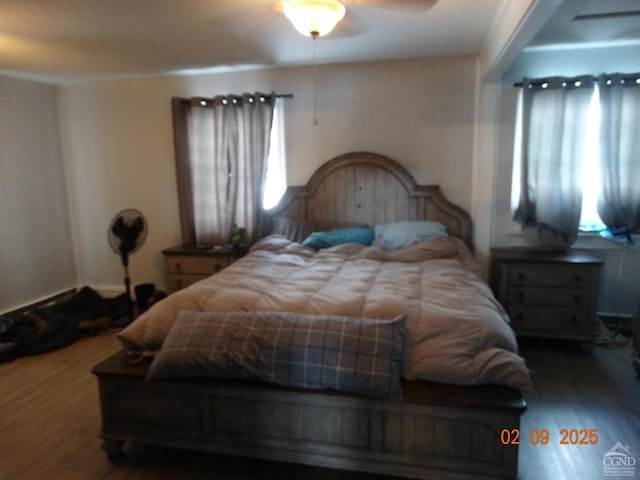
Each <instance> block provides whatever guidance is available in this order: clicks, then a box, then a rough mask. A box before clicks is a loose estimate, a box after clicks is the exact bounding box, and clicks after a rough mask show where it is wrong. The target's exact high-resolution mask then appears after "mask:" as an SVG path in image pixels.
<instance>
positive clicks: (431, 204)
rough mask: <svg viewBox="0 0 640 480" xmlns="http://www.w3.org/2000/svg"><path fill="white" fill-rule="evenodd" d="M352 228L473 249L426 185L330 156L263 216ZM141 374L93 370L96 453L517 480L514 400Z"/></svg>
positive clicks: (460, 218) (444, 390)
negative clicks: (156, 449) (153, 450)
mask: <svg viewBox="0 0 640 480" xmlns="http://www.w3.org/2000/svg"><path fill="white" fill-rule="evenodd" d="M276 215H277V216H286V217H289V218H297V219H311V220H320V221H322V220H332V221H333V220H337V221H345V222H361V223H366V224H369V225H374V224H376V223H382V222H388V221H393V220H417V219H430V220H438V221H440V222H442V223H443V224H444V225H445V226H446V227H447V230H448V232H449V234H451V235H455V236H458V237H460V238H461V239H463V240H464V241H465V242H466V243H467V245H468V246H469V247H472V230H471V220H470V218H469V216H468V214H467V213H466V212H465V211H464V210H462V209H460V208H459V207H457V206H455V205H453V204H452V203H450V202H449V201H448V200H447V199H446V198H445V197H444V196H443V195H442V193H441V192H440V190H439V189H438V187H436V186H418V185H417V184H416V182H415V181H414V180H413V178H412V177H411V175H409V173H408V172H407V171H406V170H405V169H404V168H403V167H401V166H400V165H399V164H398V163H396V162H394V161H392V160H390V159H389V158H387V157H383V156H380V155H376V154H372V153H362V152H358V153H350V154H347V155H342V156H340V157H337V158H335V159H333V160H331V161H329V162H327V163H326V164H324V165H323V166H322V167H320V168H319V169H318V170H317V171H316V173H315V174H314V175H313V176H312V177H311V179H310V181H309V183H308V184H307V185H306V186H304V187H291V188H289V189H288V191H287V193H286V195H285V197H284V198H283V200H282V201H281V202H280V204H279V206H278V207H277V208H275V209H273V210H272V211H271V212H269V217H273V216H276ZM147 369H148V363H145V362H142V363H137V364H130V363H129V362H128V361H127V358H126V355H125V354H124V352H120V353H118V354H116V355H114V356H112V357H109V358H107V359H106V360H104V361H103V362H101V363H100V364H98V365H96V366H95V367H94V368H93V373H94V374H95V375H96V376H97V378H98V385H99V390H100V404H101V413H102V432H101V436H102V439H103V448H104V450H105V451H106V453H107V455H108V456H109V457H115V456H118V455H121V454H122V451H123V450H122V449H123V445H124V444H125V442H133V443H144V444H149V445H159V446H169V447H179V448H189V449H196V450H203V451H210V452H217V453H223V454H231V455H241V456H251V457H256V458H264V459H269V460H281V461H286V462H295V463H303V464H309V465H317V466H324V467H333V468H340V469H346V470H356V471H363V472H371V473H381V474H389V475H397V476H402V477H410V478H421V479H427V478H438V479H481V478H484V479H489V478H490V479H497V478H511V479H515V478H516V477H517V459H518V447H517V445H503V443H502V441H501V439H502V435H501V433H502V432H503V431H508V432H512V431H514V430H516V429H518V428H519V426H520V417H521V415H522V414H523V413H524V411H525V409H526V404H525V402H524V399H523V398H522V396H521V395H520V393H519V392H517V391H515V390H512V389H509V388H504V387H497V386H474V387H462V386H453V385H444V384H436V383H432V382H424V381H413V382H404V384H403V391H404V399H403V401H402V403H393V402H385V401H380V400H372V399H365V398H361V397H356V396H352V395H349V394H344V393H335V392H312V391H304V390H298V389H287V388H282V387H278V386H275V385H268V384H264V383H259V382H253V381H251V382H249V381H238V380H224V381H210V380H178V381H162V382H145V380H144V379H145V375H146V372H147Z"/></svg>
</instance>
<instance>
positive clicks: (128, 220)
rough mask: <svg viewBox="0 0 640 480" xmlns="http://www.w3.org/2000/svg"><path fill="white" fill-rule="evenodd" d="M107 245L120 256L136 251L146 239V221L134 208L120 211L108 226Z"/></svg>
mask: <svg viewBox="0 0 640 480" xmlns="http://www.w3.org/2000/svg"><path fill="white" fill-rule="evenodd" d="M108 235H109V245H111V249H112V250H113V251H114V252H115V253H117V254H120V255H128V254H131V253H134V252H136V251H138V249H139V248H140V247H141V246H142V244H143V243H144V241H145V239H146V238H147V220H146V219H145V218H144V215H143V214H142V213H141V212H140V211H138V210H136V209H135V208H127V209H125V210H122V211H120V212H118V213H116V215H115V216H114V217H113V220H111V223H110V224H109V231H108Z"/></svg>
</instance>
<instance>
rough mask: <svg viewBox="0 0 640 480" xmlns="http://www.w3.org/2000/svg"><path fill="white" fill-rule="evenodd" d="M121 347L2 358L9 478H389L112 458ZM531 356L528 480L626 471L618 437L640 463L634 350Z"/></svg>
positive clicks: (140, 452)
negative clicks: (102, 381)
mask: <svg viewBox="0 0 640 480" xmlns="http://www.w3.org/2000/svg"><path fill="white" fill-rule="evenodd" d="M118 348H119V344H118V342H117V340H116V339H115V337H114V335H113V332H110V333H107V334H103V335H101V336H97V337H91V338H83V339H81V340H80V341H78V342H77V343H75V344H73V345H71V346H70V347H67V348H65V349H62V350H58V351H55V352H50V353H47V354H43V355H38V356H34V357H24V358H19V359H18V360H16V361H15V362H12V363H5V364H0V480H22V479H28V480H30V479H34V480H35V479H43V478H44V479H50V480H57V479H61V480H62V479H65V480H66V479H78V480H84V479H91V480H93V479H108V480H117V479H150V480H151V479H154V480H155V479H175V478H189V479H220V480H240V479H255V478H260V479H267V480H270V479H274V480H275V479H280V480H286V479H289V478H291V479H294V478H295V479H305V480H306V479H309V480H314V479H323V480H324V479H330V480H331V479H340V480H364V479H368V478H376V479H382V478H383V477H373V476H371V475H365V474H356V473H349V472H340V471H335V470H328V469H321V468H313V467H305V466H297V465H289V464H282V463H277V462H264V461H254V460H247V459H238V458H231V457H225V456H218V455H210V454H202V453H196V452H186V451H175V450H169V449H159V448H144V447H140V446H134V447H130V448H129V450H128V452H127V455H126V456H125V457H124V459H123V460H122V461H120V462H118V463H111V462H109V461H108V460H107V458H106V457H105V455H104V453H103V452H102V450H101V443H100V440H99V438H98V434H99V429H100V412H99V405H98V391H97V383H96V380H95V378H94V377H93V375H91V373H90V369H91V367H92V366H93V365H94V364H96V363H98V361H100V360H102V359H103V358H104V357H106V356H108V355H109V354H111V353H113V352H115V351H116V350H117V349H118ZM522 355H523V356H524V357H525V358H526V360H527V363H528V365H529V366H530V368H531V369H532V370H533V371H534V381H535V390H534V391H533V392H532V393H531V394H529V395H528V397H527V401H528V404H529V408H528V411H527V412H526V413H525V415H524V417H523V422H522V428H521V432H522V434H521V445H520V474H519V477H520V478H521V479H522V480H547V479H557V480H562V479H572V480H573V479H585V480H589V479H602V478H617V477H605V476H604V471H603V464H602V459H603V456H604V454H605V453H607V452H608V451H609V450H610V449H612V448H613V447H614V446H615V444H616V443H617V442H620V443H621V444H623V445H628V446H629V450H630V451H631V453H632V454H633V455H634V456H635V458H636V459H638V460H639V461H640V407H639V403H638V401H639V399H640V382H639V381H638V380H636V379H635V377H634V372H633V369H632V368H631V366H630V351H629V349H628V348H608V347H596V348H594V351H593V352H592V353H591V354H583V353H580V352H579V351H574V350H571V349H567V348H566V347H564V346H561V347H553V346H549V345H540V344H538V345H536V344H532V345H523V347H522ZM533 429H537V430H542V429H547V430H548V431H549V433H550V441H549V443H548V444H547V445H533V444H531V442H530V440H529V432H530V431H532V430H533ZM561 429H568V430H570V429H576V430H580V429H597V434H598V437H599V438H598V443H597V444H595V445H560V439H561V437H560V431H561ZM496 441H499V439H496ZM639 463H640V462H639ZM626 478H629V477H626ZM631 478H633V477H631ZM636 478H640V466H637V467H636Z"/></svg>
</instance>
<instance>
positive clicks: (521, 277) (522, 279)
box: [518, 273, 527, 282]
mask: <svg viewBox="0 0 640 480" xmlns="http://www.w3.org/2000/svg"><path fill="white" fill-rule="evenodd" d="M526 279H527V277H526V275H525V274H524V273H521V274H520V275H518V281H519V282H524V281H525V280H526Z"/></svg>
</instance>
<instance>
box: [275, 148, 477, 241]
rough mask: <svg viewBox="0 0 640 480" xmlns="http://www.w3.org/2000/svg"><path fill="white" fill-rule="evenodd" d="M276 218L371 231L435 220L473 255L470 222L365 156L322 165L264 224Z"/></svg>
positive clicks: (382, 160)
mask: <svg viewBox="0 0 640 480" xmlns="http://www.w3.org/2000/svg"><path fill="white" fill-rule="evenodd" d="M276 216H281V217H286V218H293V219H297V220H312V221H339V222H349V223H360V224H363V225H364V224H366V225H370V226H374V225H376V224H380V223H387V222H397V221H403V220H435V221H438V222H440V223H442V224H443V225H444V226H445V227H446V228H447V232H448V233H449V235H453V236H455V237H458V238H460V239H462V240H463V241H464V242H465V243H466V244H467V246H468V247H469V248H470V249H471V250H472V251H473V231H472V223H471V217H470V216H469V214H468V213H467V212H466V211H464V210H463V209H462V208H460V207H458V206H457V205H455V204H453V203H451V202H450V201H449V200H447V199H446V198H445V196H444V195H443V194H442V192H441V191H440V188H439V187H438V186H437V185H418V184H417V183H416V181H415V180H414V178H413V177H412V176H411V174H409V172H407V170H406V169H405V168H404V167H403V166H401V165H400V164H399V163H397V162H396V161H394V160H391V159H390V158H388V157H385V156H383V155H378V154H375V153H370V152H352V153H347V154H344V155H340V156H339V157H336V158H334V159H332V160H329V161H328V162H327V163H325V164H324V165H322V166H321V167H320V168H318V170H316V171H315V173H314V174H313V175H312V176H311V178H310V179H309V182H308V183H307V184H306V185H305V186H300V187H289V188H288V189H287V191H286V193H285V195H284V197H283V198H282V200H281V201H280V203H279V204H278V205H277V206H276V207H274V208H273V209H271V210H269V211H268V212H267V217H268V218H267V220H268V221H267V223H268V224H269V223H270V220H271V218H273V217H276Z"/></svg>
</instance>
